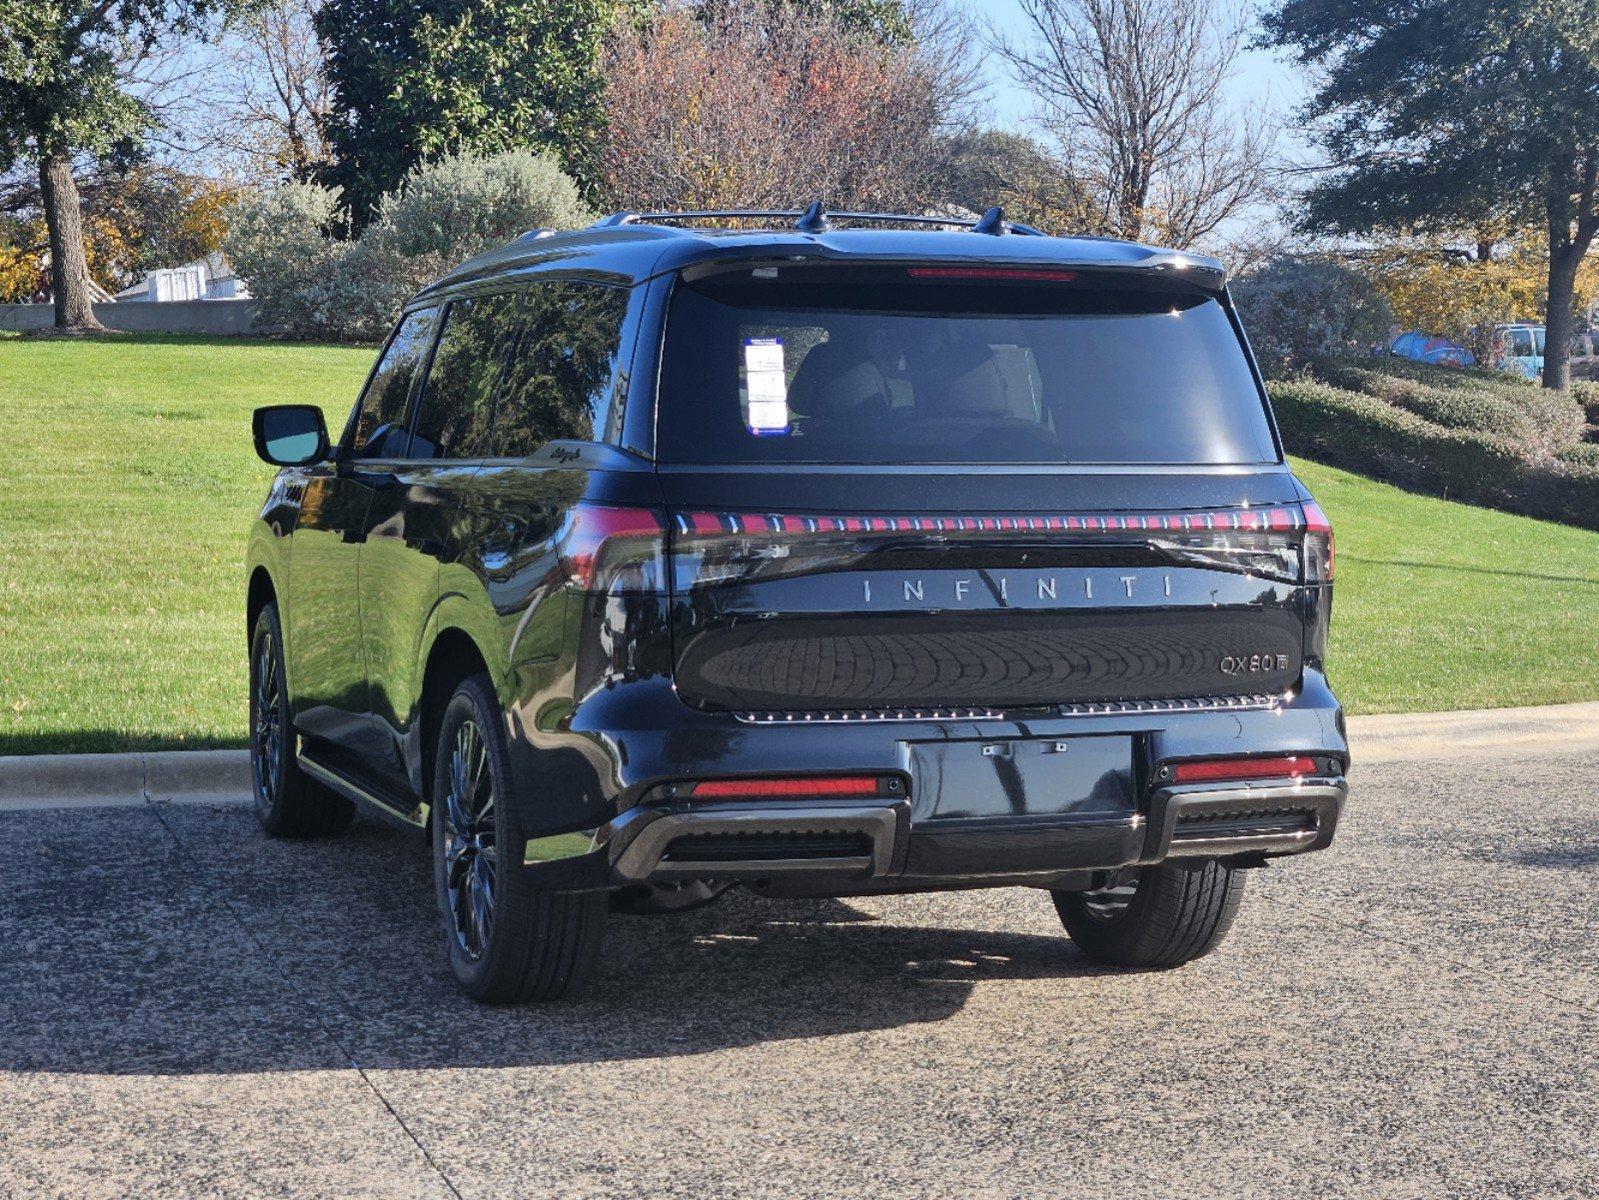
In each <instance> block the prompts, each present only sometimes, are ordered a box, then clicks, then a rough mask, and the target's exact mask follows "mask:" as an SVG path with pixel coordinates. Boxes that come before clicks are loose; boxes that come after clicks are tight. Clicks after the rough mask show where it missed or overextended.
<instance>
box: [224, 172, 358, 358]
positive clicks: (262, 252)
mask: <svg viewBox="0 0 1599 1200" xmlns="http://www.w3.org/2000/svg"><path fill="white" fill-rule="evenodd" d="M337 215H338V197H337V195H336V194H335V193H333V192H332V191H329V190H328V189H327V188H323V187H317V186H316V185H315V184H310V183H286V184H283V185H282V186H281V187H277V188H273V189H272V190H271V191H268V192H254V193H250V194H247V195H246V196H244V197H243V198H242V199H241V200H239V201H238V202H237V203H235V204H234V205H233V206H232V208H231V209H230V210H229V212H228V234H227V242H226V248H227V255H228V260H229V261H230V262H231V263H232V264H233V267H234V269H235V270H236V271H238V273H239V275H240V276H241V277H242V278H244V279H246V280H248V281H249V284H250V291H251V294H252V295H254V296H255V299H256V302H257V306H258V307H257V313H258V316H257V319H258V321H259V323H260V325H261V326H262V327H263V328H265V329H271V330H275V331H278V332H281V333H284V334H286V335H288V336H290V337H319V336H327V329H326V328H325V325H326V322H327V321H328V320H329V319H330V318H331V317H333V316H334V314H333V312H332V311H330V309H329V306H328V304H327V300H328V294H329V291H330V289H333V288H335V287H336V280H337V279H338V277H339V275H340V273H341V268H342V265H343V260H344V258H345V256H346V255H347V254H348V253H349V247H348V245H347V244H346V243H342V242H337V241H335V240H333V238H332V237H331V236H330V231H331V229H332V226H333V222H334V221H335V219H336V218H337Z"/></svg>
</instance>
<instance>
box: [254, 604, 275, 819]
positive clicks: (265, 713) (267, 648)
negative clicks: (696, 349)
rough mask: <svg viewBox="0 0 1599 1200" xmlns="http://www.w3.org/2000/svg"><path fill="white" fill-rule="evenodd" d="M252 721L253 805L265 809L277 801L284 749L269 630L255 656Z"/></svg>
mask: <svg viewBox="0 0 1599 1200" xmlns="http://www.w3.org/2000/svg"><path fill="white" fill-rule="evenodd" d="M253 673H254V675H255V693H254V696H253V697H252V699H254V701H255V705H254V707H255V712H254V713H253V714H252V715H253V718H254V720H253V721H252V723H251V730H250V750H251V754H250V766H251V768H252V775H253V776H254V782H255V802H256V804H257V805H259V806H260V807H261V808H263V809H265V808H268V807H270V806H271V805H272V802H273V801H274V800H276V799H277V794H278V792H277V788H278V769H279V768H278V760H279V755H280V753H281V751H282V748H283V705H282V702H281V696H280V694H279V688H278V656H277V643H276V641H275V640H274V639H273V637H272V633H271V631H270V630H269V631H268V632H267V633H265V634H264V635H263V636H262V638H261V644H260V647H259V648H258V649H257V650H256V655H255V670H254V672H253Z"/></svg>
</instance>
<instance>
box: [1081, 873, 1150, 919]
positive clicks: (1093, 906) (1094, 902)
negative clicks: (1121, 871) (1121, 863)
mask: <svg viewBox="0 0 1599 1200" xmlns="http://www.w3.org/2000/svg"><path fill="white" fill-rule="evenodd" d="M1137 894H1138V872H1137V871H1131V872H1128V873H1127V874H1126V875H1124V876H1123V877H1122V878H1121V879H1120V880H1118V881H1117V882H1116V883H1115V884H1114V885H1113V886H1111V887H1106V888H1096V889H1095V890H1094V891H1091V892H1084V893H1082V902H1083V909H1084V910H1085V911H1086V912H1087V913H1088V915H1089V916H1091V917H1093V918H1094V919H1096V920H1099V921H1114V920H1115V919H1116V918H1117V917H1119V916H1121V915H1122V914H1123V913H1124V912H1126V911H1127V907H1128V905H1130V904H1132V902H1133V897H1134V896H1136V895H1137Z"/></svg>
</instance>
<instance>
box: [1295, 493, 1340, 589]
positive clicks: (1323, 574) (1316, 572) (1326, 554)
mask: <svg viewBox="0 0 1599 1200" xmlns="http://www.w3.org/2000/svg"><path fill="white" fill-rule="evenodd" d="M1303 507H1304V510H1305V544H1304V565H1303V567H1302V568H1301V569H1302V572H1303V575H1302V578H1303V579H1304V581H1305V582H1306V583H1331V582H1332V577H1333V531H1332V523H1331V522H1330V521H1328V520H1327V514H1326V513H1324V512H1322V511H1321V505H1319V504H1317V503H1316V502H1315V501H1314V500H1306V501H1305V503H1304V506H1303Z"/></svg>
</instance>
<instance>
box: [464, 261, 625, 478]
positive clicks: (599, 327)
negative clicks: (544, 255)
mask: <svg viewBox="0 0 1599 1200" xmlns="http://www.w3.org/2000/svg"><path fill="white" fill-rule="evenodd" d="M627 302H628V292H627V290H626V289H625V288H618V287H606V286H603V285H601V284H593V283H578V282H573V281H567V280H562V281H558V282H548V283H539V282H535V283H534V284H533V285H532V286H531V287H530V288H529V289H528V297H527V305H526V308H525V310H524V319H523V334H522V340H521V341H520V342H519V343H518V344H517V348H516V354H515V356H514V358H513V359H512V362H511V370H510V373H509V374H508V376H507V378H506V385H505V390H504V393H503V395H502V396H501V399H500V406H499V410H498V414H497V416H496V417H495V420H494V453H495V454H496V455H499V456H500V457H503V458H524V457H526V456H527V455H529V454H532V453H533V452H534V451H536V450H537V449H538V448H539V447H540V446H542V445H543V444H544V443H545V442H550V441H556V440H558V439H561V438H570V439H575V440H579V441H592V440H594V439H595V438H597V437H599V436H602V435H603V431H604V425H605V417H606V411H605V410H606V405H607V402H608V401H609V399H610V392H611V380H612V378H613V377H614V376H615V374H616V357H617V354H618V352H619V351H620V349H621V345H622V321H623V318H624V317H626V315H627Z"/></svg>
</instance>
